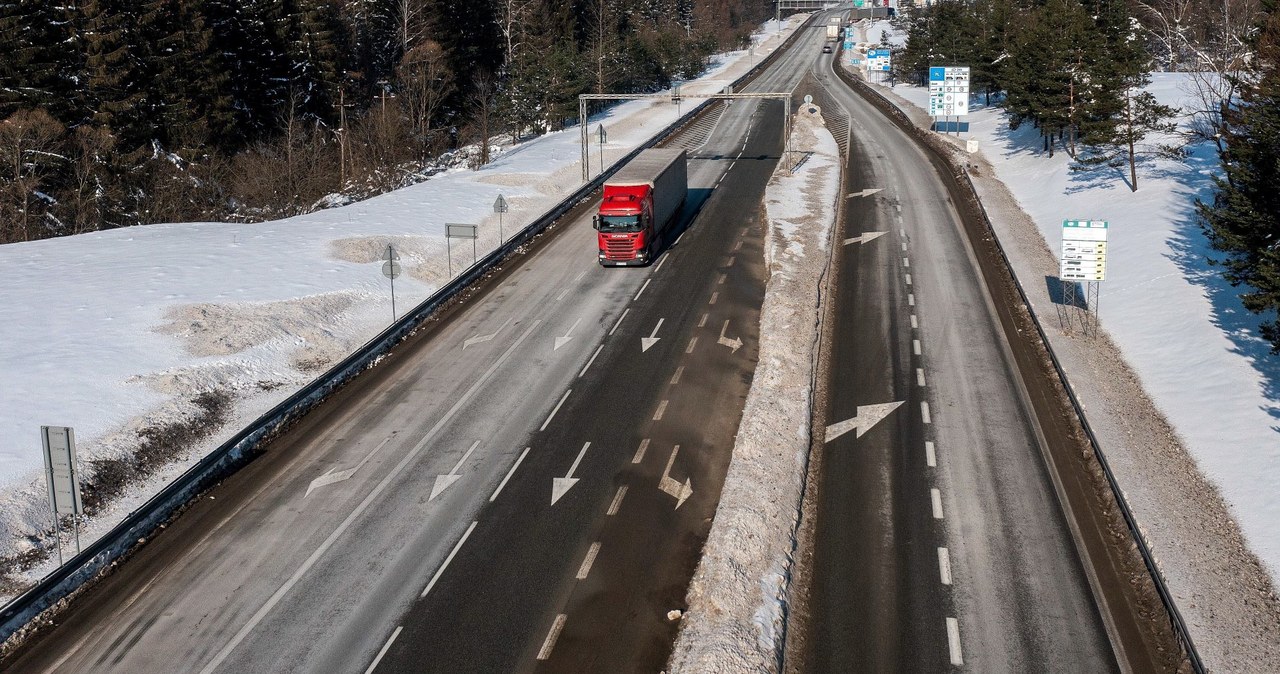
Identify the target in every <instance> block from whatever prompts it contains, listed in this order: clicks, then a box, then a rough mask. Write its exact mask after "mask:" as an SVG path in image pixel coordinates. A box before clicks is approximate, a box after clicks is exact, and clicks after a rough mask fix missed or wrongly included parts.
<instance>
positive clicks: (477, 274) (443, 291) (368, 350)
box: [0, 28, 801, 646]
mask: <svg viewBox="0 0 1280 674" xmlns="http://www.w3.org/2000/svg"><path fill="white" fill-rule="evenodd" d="M800 34H801V31H800V30H799V29H798V28H797V30H795V31H794V32H793V33H792V34H791V35H790V36H788V37H787V39H786V40H784V41H783V43H782V44H780V45H778V47H777V48H776V49H774V51H773V52H772V53H771V54H769V56H767V57H766V58H764V59H762V60H761V61H760V62H759V63H757V64H756V65H755V66H753V67H752V68H751V69H750V70H748V71H747V72H746V73H745V74H744V75H742V77H739V78H738V79H736V80H734V82H733V85H732V86H734V87H735V88H737V87H740V86H743V85H744V84H746V83H748V82H750V81H751V80H752V79H754V78H755V77H756V76H757V75H759V74H760V73H761V72H763V70H764V69H765V68H767V67H768V66H769V65H771V64H772V63H773V61H774V60H776V59H777V57H778V55H779V54H781V53H782V52H783V51H785V50H786V48H787V47H789V46H790V45H791V44H792V43H793V42H794V41H795V40H796V39H797V38H798V37H799V36H800ZM710 104H711V101H710V100H706V101H703V102H702V103H700V104H698V105H696V106H694V107H693V109H691V110H690V111H689V112H687V113H685V114H684V115H681V116H680V117H679V118H677V119H676V120H675V121H674V122H672V123H671V124H669V125H667V126H666V127H664V128H663V129H662V130H661V131H659V132H658V133H657V134H656V135H654V136H653V137H652V138H650V139H649V140H648V141H646V142H645V143H643V144H641V145H640V146H639V147H637V148H636V149H635V150H633V151H631V152H630V153H628V154H627V155H626V156H625V157H623V158H621V159H619V160H618V161H616V162H615V163H614V164H613V165H612V166H611V167H609V168H608V169H607V170H605V171H604V172H603V173H601V174H600V175H598V176H596V178H595V179H593V180H591V181H590V182H588V183H586V184H585V185H583V186H582V187H580V188H578V190H576V191H575V192H574V193H573V194H571V195H569V196H568V197H567V198H565V199H564V200H563V201H561V202H560V203H559V204H557V205H555V206H554V207H552V208H551V210H549V211H547V212H546V213H544V214H543V215H542V216H541V217H539V218H537V219H536V220H534V221H533V222H531V223H529V225H527V226H526V227H525V228H524V229H522V230H520V232H518V233H516V234H515V235H514V236H512V237H511V238H510V239H508V240H507V241H506V243H504V244H502V245H501V246H499V247H498V248H495V249H494V250H492V251H490V252H489V253H488V254H487V255H485V256H484V257H482V258H481V259H480V260H478V261H476V262H475V263H474V264H472V265H471V266H470V267H468V268H467V269H466V270H464V271H463V272H462V273H461V274H459V275H458V276H457V277H455V278H454V279H452V280H451V281H449V282H448V283H447V284H445V285H444V286H443V287H442V288H440V289H439V290H437V291H436V292H435V293H432V295H431V296H430V297H428V298H427V299H425V300H423V301H422V302H421V303H420V304H418V306H416V307H414V308H413V309H412V310H410V311H409V312H408V313H407V314H405V315H404V316H403V317H402V318H400V320H398V321H396V322H395V323H393V324H392V325H391V326H389V327H388V328H386V329H385V330H383V331H382V332H381V333H379V334H378V335H377V336H376V337H374V338H373V339H371V340H369V341H368V342H367V343H365V344H364V345H363V346H361V347H360V348H359V349H358V350H356V351H355V352H354V353H352V354H351V355H349V356H347V357H346V358H344V359H343V360H342V361H341V362H339V363H338V364H337V365H335V366H333V367H332V368H330V369H329V370H328V371H327V372H325V373H324V374H322V375H320V376H319V377H317V378H316V379H315V380H313V381H312V382H311V383H309V384H307V385H306V386H304V387H303V388H302V389H300V390H299V391H297V392H296V393H294V394H293V395H291V396H289V397H288V398H286V399H285V400H284V401H282V402H281V403H279V404H278V405H276V406H275V407H273V408H271V410H270V411H268V412H266V413H265V414H263V415H262V416H260V417H258V418H257V419H256V420H255V421H254V422H253V423H251V424H249V426H247V427H246V428H244V429H243V430H241V431H240V432H238V433H236V434H235V435H234V436H232V437H231V439H229V440H227V441H226V442H224V443H223V444H222V445H220V446H219V447H218V448H217V449H215V450H213V451H212V452H210V453H209V454H208V455H207V456H205V457H204V458H203V459H201V460H200V461H199V462H197V463H196V464H195V465H194V466H192V467H191V468H189V469H187V471H186V472H185V473H183V474H182V475H180V476H179V477H178V478H176V479H175V480H174V481H173V482H171V483H169V485H168V486H166V487H165V488H164V489H162V490H161V491H160V492H159V493H158V494H156V495H155V496H152V497H151V498H150V499H149V500H147V502H146V503H144V504H143V505H142V506H140V507H139V508H138V509H137V510H135V511H133V512H132V513H130V514H129V516H128V517H126V518H125V519H124V520H123V521H121V522H120V523H119V524H117V525H116V526H115V527H113V528H112V529H111V530H110V531H108V532H107V533H106V534H104V535H103V536H102V537H101V538H99V539H98V540H97V541H95V542H93V543H92V544H90V545H89V546H88V547H87V548H85V549H84V550H83V551H81V552H80V553H79V554H77V555H76V556H74V557H72V558H71V559H69V560H67V561H66V563H65V564H63V565H62V566H60V567H58V568H57V569H55V570H54V571H52V572H51V573H49V575H47V576H45V577H44V578H42V579H41V580H40V582H38V583H36V584H35V585H34V586H32V587H31V588H30V589H28V590H27V591H26V592H24V593H23V594H21V595H19V596H18V597H16V598H14V599H13V600H12V601H10V602H9V603H8V604H6V605H5V606H4V607H3V608H0V646H3V645H4V644H5V642H6V641H7V640H8V639H9V637H11V636H13V635H14V634H15V633H17V632H18V631H20V630H22V629H23V628H24V627H26V626H27V625H28V624H30V623H31V622H32V621H33V620H35V619H36V618H37V617H39V616H40V615H41V614H42V613H44V612H45V611H47V610H48V609H50V608H53V607H55V606H56V605H57V604H59V603H60V602H62V601H63V600H65V599H67V598H69V597H71V596H72V595H74V594H75V593H76V592H77V591H78V590H80V589H81V588H82V587H84V585H85V584H86V583H88V582H89V581H91V580H93V579H94V578H96V577H97V576H98V574H99V573H100V572H102V571H103V570H104V569H106V568H107V567H109V566H112V565H115V564H116V563H117V562H118V561H120V560H121V559H123V558H124V557H126V556H127V555H128V554H129V552H130V551H132V550H133V549H134V548H135V547H136V546H138V545H142V544H144V543H145V540H146V539H147V538H148V537H149V536H151V534H152V533H154V532H155V531H156V529H158V528H159V527H160V525H162V524H164V523H165V522H167V521H169V520H170V519H171V518H173V517H174V516H175V515H177V514H178V513H179V512H180V511H181V510H182V508H183V507H184V506H186V504H187V503H189V502H190V501H191V500H192V499H193V498H195V497H196V496H198V495H199V494H201V493H203V492H204V491H206V490H208V489H209V488H211V487H213V486H214V485H216V483H218V482H220V481H221V480H223V479H225V478H226V477H227V476H229V475H231V474H232V473H234V472H235V471H236V470H238V469H239V468H240V467H242V466H243V465H245V464H246V463H247V462H248V461H249V460H250V459H251V458H252V457H253V456H254V453H255V452H256V451H257V450H258V448H260V447H261V446H262V445H264V444H265V443H267V442H269V441H270V440H272V439H274V438H275V437H276V436H277V435H278V434H279V433H280V432H282V431H283V430H285V429H286V428H288V427H289V426H291V425H292V424H293V423H294V422H296V421H297V420H298V419H301V418H302V417H304V416H306V414H307V413H309V412H310V411H311V410H312V409H314V408H315V407H316V406H317V405H319V404H320V403H321V402H323V401H324V400H325V399H326V398H328V397H329V396H330V395H331V394H333V393H334V392H335V391H337V390H338V389H340V388H342V387H343V386H345V385H346V384H347V383H349V382H350V381H351V380H353V379H354V378H355V377H356V376H358V375H359V374H360V373H361V372H363V371H365V370H367V369H370V368H372V367H374V366H375V365H377V363H378V361H379V360H380V359H381V358H382V357H383V356H385V355H386V354H387V353H389V352H390V351H391V350H392V349H393V348H395V347H396V346H397V345H398V344H400V342H402V341H403V340H404V339H405V338H407V337H409V336H410V335H411V334H413V332H414V331H415V330H417V329H418V328H419V327H420V326H422V324H424V323H425V322H426V321H427V320H429V319H430V318H431V317H432V316H433V315H435V313H436V312H437V311H439V310H440V309H441V308H443V307H445V306H446V305H448V304H449V302H450V301H452V300H453V299H454V298H456V297H458V296H459V294H460V293H462V292H463V291H464V290H466V289H467V288H469V287H470V286H471V285H472V284H473V283H475V282H476V281H478V280H480V279H482V278H483V277H484V276H485V275H486V274H488V273H489V272H490V271H491V270H492V269H494V268H495V267H497V266H498V265H499V264H500V263H501V262H502V261H503V260H504V259H506V258H507V257H508V256H510V255H511V254H512V253H514V252H516V251H517V250H518V249H519V248H520V247H521V246H523V245H525V244H526V243H528V242H529V241H531V240H532V239H534V238H535V237H537V236H538V235H539V234H541V233H542V232H543V231H545V230H546V229H547V228H548V227H550V226H551V225H552V224H553V223H555V222H556V221H557V220H559V219H560V217H561V216H563V215H564V214H565V213H567V212H569V210H571V209H572V208H573V207H575V206H577V205H578V204H579V203H581V202H582V201H583V200H585V199H587V198H588V197H590V196H591V194H592V193H594V192H595V191H596V190H597V189H599V188H600V186H601V185H602V184H603V183H604V181H605V180H606V179H608V178H609V177H610V176H612V175H613V174H614V173H615V172H616V171H617V170H618V169H619V168H621V166H622V165H623V164H625V163H626V162H627V161H630V160H631V158H633V157H635V156H636V155H637V154H639V153H640V152H641V151H642V150H645V149H647V148H650V147H653V146H655V145H657V144H659V143H661V142H662V141H664V140H666V139H667V138H668V137H670V136H671V135H672V134H674V133H676V132H677V131H679V130H680V129H681V128H683V127H684V125H686V124H688V123H689V122H690V121H692V120H694V119H695V118H696V117H697V116H698V115H700V114H702V112H703V111H704V110H705V109H706V108H707V106H709V105H710Z"/></svg>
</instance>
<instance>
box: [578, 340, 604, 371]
mask: <svg viewBox="0 0 1280 674" xmlns="http://www.w3.org/2000/svg"><path fill="white" fill-rule="evenodd" d="M603 348H604V344H601V345H600V346H597V347H596V352H595V353H593V354H591V358H590V359H588V360H587V364H586V365H583V366H582V371H581V372H579V373H578V377H579V378H581V377H582V375H584V374H586V373H587V368H589V367H591V364H592V363H594V362H596V356H598V355H600V350H601V349H603Z"/></svg>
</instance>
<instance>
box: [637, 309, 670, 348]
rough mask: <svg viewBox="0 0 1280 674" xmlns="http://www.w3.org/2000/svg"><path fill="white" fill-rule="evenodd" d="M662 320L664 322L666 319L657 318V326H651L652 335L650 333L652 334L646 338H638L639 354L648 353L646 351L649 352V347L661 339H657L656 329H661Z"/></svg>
mask: <svg viewBox="0 0 1280 674" xmlns="http://www.w3.org/2000/svg"><path fill="white" fill-rule="evenodd" d="M664 320H666V319H664V318H659V319H658V324H657V325H655V326H653V333H652V334H650V335H649V336H648V337H641V338H640V352H641V353H644V352H645V351H648V350H649V347H651V346H653V345H654V344H657V343H658V340H659V339H662V338H661V337H659V336H658V328H660V327H662V321H664Z"/></svg>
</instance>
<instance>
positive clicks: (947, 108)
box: [929, 66, 969, 117]
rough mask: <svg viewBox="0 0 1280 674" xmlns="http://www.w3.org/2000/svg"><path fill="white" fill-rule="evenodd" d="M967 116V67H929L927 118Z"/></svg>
mask: <svg viewBox="0 0 1280 674" xmlns="http://www.w3.org/2000/svg"><path fill="white" fill-rule="evenodd" d="M967 114H969V66H956V67H952V66H930V67H929V116H930V117H959V116H962V115H967Z"/></svg>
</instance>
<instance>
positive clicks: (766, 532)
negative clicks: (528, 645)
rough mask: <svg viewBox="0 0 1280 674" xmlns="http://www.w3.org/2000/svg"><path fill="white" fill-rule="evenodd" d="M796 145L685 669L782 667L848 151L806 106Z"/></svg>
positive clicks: (772, 228)
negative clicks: (797, 156)
mask: <svg viewBox="0 0 1280 674" xmlns="http://www.w3.org/2000/svg"><path fill="white" fill-rule="evenodd" d="M791 142H792V147H793V148H795V149H797V150H799V151H801V152H811V153H812V154H810V155H809V156H808V159H807V160H806V161H805V162H803V163H802V164H801V166H800V167H799V168H798V169H797V170H796V172H795V174H794V175H788V174H787V172H786V169H785V167H784V166H782V165H779V168H778V170H777V172H776V173H775V175H774V177H773V179H772V180H771V181H770V183H769V186H768V189H767V191H766V194H765V210H766V215H767V221H768V224H767V229H766V243H765V257H766V261H767V265H768V269H769V272H770V276H769V281H768V286H767V289H766V295H765V300H764V306H763V308H762V310H761V313H760V354H759V363H758V365H757V366H756V372H755V377H754V378H753V379H752V382H751V391H750V393H748V395H747V402H746V407H745V408H744V410H743V413H742V423H741V425H740V426H739V428H738V440H737V444H736V445H735V446H734V448H733V459H732V461H731V463H730V464H729V472H728V475H727V476H726V477H725V484H724V489H723V491H722V493H721V496H720V505H719V507H718V508H717V510H716V517H715V522H714V524H712V526H711V532H710V535H709V536H708V538H707V544H706V547H705V549H704V551H703V558H702V561H701V563H700V564H699V565H698V570H697V572H696V574H695V575H694V577H693V581H692V583H691V585H690V587H689V593H688V603H689V610H688V611H687V612H686V614H685V617H684V623H683V625H682V629H681V632H680V636H679V638H678V640H677V642H676V646H675V651H674V653H673V654H672V660H671V665H672V671H674V672H698V673H699V674H703V673H717V674H718V673H727V672H768V671H776V670H777V669H778V668H779V665H780V662H781V654H782V641H783V640H782V636H783V630H784V628H785V626H784V619H785V615H786V604H787V601H788V595H787V592H788V585H789V581H790V577H791V568H792V561H793V558H792V555H793V552H794V550H795V545H796V525H797V522H798V520H799V513H800V498H801V491H802V488H803V485H804V477H805V470H806V466H807V465H808V454H809V436H810V415H811V410H810V407H811V405H812V401H813V388H812V381H813V370H814V366H815V364H816V361H817V340H818V328H819V325H818V322H819V306H818V299H819V295H818V290H819V285H820V284H821V282H822V278H823V275H824V274H825V272H826V270H827V264H828V261H829V259H830V247H829V242H830V238H831V228H832V226H833V225H834V223H835V218H836V203H837V197H838V196H839V187H840V157H839V149H838V148H837V146H836V143H835V139H834V138H833V137H832V136H831V133H830V132H828V131H827V129H826V128H825V126H823V124H822V118H821V116H820V115H817V114H807V113H805V112H802V113H800V115H799V116H798V118H797V120H796V122H795V125H794V128H793V131H792V140H791Z"/></svg>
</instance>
